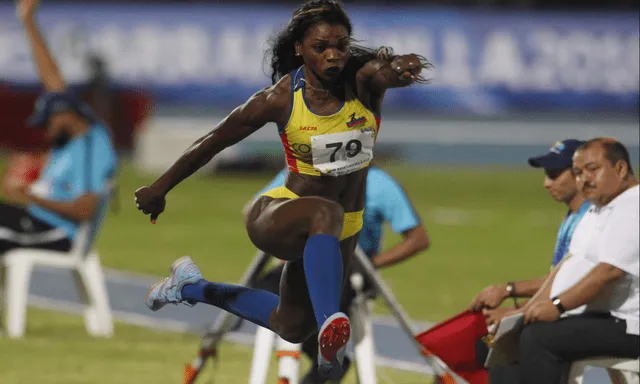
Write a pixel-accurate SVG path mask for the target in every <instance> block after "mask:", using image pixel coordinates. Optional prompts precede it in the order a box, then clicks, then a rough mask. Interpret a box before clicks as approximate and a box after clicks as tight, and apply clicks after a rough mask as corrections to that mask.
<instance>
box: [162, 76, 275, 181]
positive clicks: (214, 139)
mask: <svg viewBox="0 0 640 384" xmlns="http://www.w3.org/2000/svg"><path fill="white" fill-rule="evenodd" d="M277 87H278V86H277V85H276V86H275V87H269V88H266V89H263V90H261V91H259V92H257V93H256V94H254V95H253V96H252V97H251V98H250V99H249V100H248V101H247V102H246V103H244V104H243V105H241V106H239V107H237V108H236V109H235V110H234V111H233V112H231V114H229V116H227V117H226V118H225V119H224V120H222V121H221V122H220V123H219V124H218V125H217V126H216V127H215V128H214V129H213V130H212V131H211V132H209V133H208V134H206V135H205V136H203V137H201V138H200V139H198V140H197V141H196V142H195V143H193V144H192V145H191V146H190V147H189V148H188V149H187V150H186V152H185V153H184V154H183V155H182V156H180V158H179V159H178V160H177V161H176V162H175V163H174V164H173V166H171V168H169V170H167V171H166V172H165V173H164V174H163V175H162V176H161V177H160V178H159V179H158V180H157V181H156V182H155V183H153V186H155V187H157V188H159V189H160V190H162V191H163V192H164V193H167V192H169V191H170V190H171V189H172V188H173V187H175V186H176V185H177V184H179V183H180V182H181V181H182V180H184V179H186V178H187V177H189V176H190V175H192V174H193V173H194V172H195V171H197V170H198V169H200V168H201V167H203V166H204V165H206V164H207V163H208V162H209V161H210V160H211V159H212V158H213V157H214V156H215V155H217V154H218V153H219V152H221V151H222V150H223V149H225V148H227V147H230V146H232V145H234V144H236V143H238V142H240V141H242V140H243V139H245V138H246V137H247V136H249V135H251V134H252V133H253V132H255V131H257V130H258V129H260V128H262V127H263V126H264V125H265V124H267V123H269V122H275V121H276V120H277V119H278V118H279V117H280V115H282V111H283V108H282V104H283V102H282V101H281V100H279V99H283V97H282V96H279V95H278V94H277Z"/></svg>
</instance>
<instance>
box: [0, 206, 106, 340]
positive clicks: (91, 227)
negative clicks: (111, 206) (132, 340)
mask: <svg viewBox="0 0 640 384" xmlns="http://www.w3.org/2000/svg"><path fill="white" fill-rule="evenodd" d="M96 216H97V217H96V218H94V219H93V220H91V221H87V222H84V223H82V224H81V225H80V226H79V227H78V232H77V234H76V237H75V239H74V242H73V245H72V248H71V250H70V251H69V252H58V251H49V250H43V249H31V248H17V249H13V250H11V251H9V252H7V253H5V254H4V255H3V256H2V257H1V258H0V272H3V273H0V276H2V275H3V274H4V280H5V281H4V283H5V284H4V292H3V293H4V301H5V306H4V307H5V308H4V310H5V321H4V323H5V331H6V333H7V336H9V337H11V338H20V337H23V336H24V333H25V329H26V311H27V302H28V297H29V283H30V281H31V274H32V272H33V267H34V266H36V265H41V266H48V267H53V268H60V269H69V270H71V271H72V272H73V275H74V278H75V281H76V285H77V287H78V290H79V291H80V293H81V296H82V297H83V299H84V301H85V303H86V308H85V311H84V319H85V327H86V329H87V332H88V333H89V334H90V335H92V336H99V337H111V336H112V335H113V317H112V314H111V308H110V306H109V297H108V293H107V286H106V282H105V278H104V274H103V271H102V266H101V264H100V258H99V257H98V254H97V253H96V252H95V251H94V250H93V242H94V240H95V237H96V235H97V233H98V229H99V227H100V224H101V221H102V218H103V216H104V212H101V213H99V214H98V215H96ZM0 283H1V281H0ZM0 293H2V292H0Z"/></svg>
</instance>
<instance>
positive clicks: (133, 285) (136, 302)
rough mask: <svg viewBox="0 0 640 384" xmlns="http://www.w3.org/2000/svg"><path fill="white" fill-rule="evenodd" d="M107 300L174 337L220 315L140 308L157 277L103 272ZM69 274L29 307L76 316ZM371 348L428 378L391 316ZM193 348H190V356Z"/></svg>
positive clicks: (240, 334)
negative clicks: (74, 314) (105, 280)
mask: <svg viewBox="0 0 640 384" xmlns="http://www.w3.org/2000/svg"><path fill="white" fill-rule="evenodd" d="M105 275H106V279H107V286H108V291H109V299H110V301H111V308H112V310H113V314H114V317H115V318H116V319H117V320H119V321H122V322H124V323H129V324H134V325H140V326H143V327H148V328H154V329H163V330H167V331H173V332H191V333H196V334H203V333H204V331H205V330H206V329H207V328H208V327H209V326H210V324H211V323H213V321H214V319H215V317H216V316H217V315H218V314H219V313H220V310H219V309H218V308H215V307H213V306H208V305H202V304H199V305H196V306H195V307H193V308H188V307H186V306H183V305H179V306H173V305H169V306H166V307H164V308H163V309H162V310H160V311H158V312H152V311H150V310H149V309H147V307H146V306H145V305H144V300H145V296H146V294H147V291H148V290H149V288H150V287H151V285H153V284H154V283H155V282H156V281H157V280H159V278H152V277H146V276H138V275H133V274H128V273H122V272H117V271H112V270H105ZM73 281H74V280H73V278H72V276H71V273H70V272H68V271H62V270H57V269H49V268H41V267H36V269H35V272H34V274H33V276H32V279H31V287H30V295H29V304H30V305H32V306H35V307H40V308H44V309H52V310H58V311H63V312H70V313H78V312H79V311H80V310H81V307H80V306H79V304H80V303H81V301H80V296H79V294H78V292H77V289H76V287H75V284H74V282H73ZM429 326H430V324H428V323H417V324H414V329H415V331H416V333H417V332H421V331H422V330H425V329H427V328H428V327H429ZM255 329H256V326H255V325H253V324H251V323H249V322H246V321H245V322H243V324H242V326H241V328H240V329H238V330H237V331H236V332H232V333H230V334H229V335H228V336H227V339H228V340H229V341H233V342H238V343H243V344H251V343H253V336H254V332H255ZM374 334H375V344H376V345H377V346H381V345H384V346H385V347H384V348H380V347H378V348H377V354H378V363H379V364H380V365H384V366H389V367H394V368H399V369H404V370H409V371H414V372H423V373H425V374H430V373H431V370H430V369H429V367H427V366H426V365H425V364H424V363H423V361H424V360H422V359H421V357H420V355H419V354H418V353H417V351H416V350H415V348H414V347H413V346H412V344H411V339H410V338H409V336H407V335H406V334H405V333H403V331H402V330H401V329H400V327H399V326H398V325H397V323H396V322H395V319H393V318H390V317H377V316H376V317H374ZM197 348H198V345H194V346H193V352H194V357H195V354H196V352H197ZM609 382H610V381H609V379H608V376H607V375H606V373H605V371H604V370H602V369H599V368H598V369H595V368H594V369H590V370H589V371H588V372H587V373H586V375H585V384H603V383H609Z"/></svg>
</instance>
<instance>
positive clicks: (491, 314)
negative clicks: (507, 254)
mask: <svg viewBox="0 0 640 384" xmlns="http://www.w3.org/2000/svg"><path fill="white" fill-rule="evenodd" d="M582 143H583V142H582V141H579V140H574V139H568V140H564V141H561V142H557V143H556V144H554V145H553V146H552V147H551V148H550V149H549V152H547V153H546V154H544V155H542V156H538V157H532V158H530V159H529V165H531V166H532V167H534V168H543V169H544V173H545V178H544V187H545V189H546V190H547V191H548V192H549V194H550V195H551V197H553V199H554V200H556V201H558V202H562V203H565V204H566V205H567V206H568V207H569V211H568V212H567V214H566V215H565V218H564V220H563V221H562V224H561V225H560V228H559V230H558V237H557V240H556V246H555V250H554V253H553V259H552V260H551V268H552V269H553V268H554V267H555V266H556V265H557V264H558V263H559V262H560V260H562V258H563V257H564V255H565V254H566V252H567V251H568V249H569V244H570V243H571V238H572V236H573V233H574V231H575V229H576V227H577V226H578V223H579V222H580V220H581V219H582V217H583V216H584V214H585V213H586V211H587V210H588V209H589V206H590V203H589V202H587V201H585V199H584V197H583V196H582V195H581V194H580V193H579V191H578V187H577V185H576V181H575V178H574V177H573V173H572V170H571V165H572V162H573V154H574V152H575V150H576V148H578V147H579V146H580V145H581V144H582ZM547 277H548V274H547V275H545V276H541V277H539V278H537V279H534V280H521V281H512V282H508V283H503V284H496V285H492V286H490V287H487V288H485V289H484V290H482V291H481V292H480V293H478V294H477V295H476V297H475V298H474V299H473V301H472V303H471V309H472V310H474V311H479V310H483V312H484V314H485V316H486V318H487V325H488V326H492V325H496V324H497V323H499V322H500V320H501V319H502V317H503V316H504V315H505V314H506V313H508V312H509V311H510V308H505V307H502V308H498V306H499V305H500V304H501V303H502V302H503V301H504V300H505V299H506V298H508V297H511V298H514V300H515V299H516V298H523V297H527V298H529V297H532V296H533V295H535V294H536V293H537V292H538V290H539V289H540V287H541V286H542V284H543V283H544V281H545V280H546V279H547Z"/></svg>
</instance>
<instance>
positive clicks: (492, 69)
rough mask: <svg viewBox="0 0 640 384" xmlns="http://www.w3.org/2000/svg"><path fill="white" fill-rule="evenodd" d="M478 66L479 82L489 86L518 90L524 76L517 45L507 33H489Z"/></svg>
mask: <svg viewBox="0 0 640 384" xmlns="http://www.w3.org/2000/svg"><path fill="white" fill-rule="evenodd" d="M479 66H480V68H479V73H478V78H479V80H480V81H481V82H483V83H484V84H486V85H490V86H497V85H504V86H506V87H507V88H520V84H521V83H520V81H521V80H522V79H523V78H524V76H525V75H526V72H525V68H524V64H523V62H522V58H521V56H520V50H519V49H518V43H517V41H516V39H515V38H514V36H513V35H512V34H511V33H509V32H507V31H495V32H491V33H489V35H488V37H487V40H486V44H485V46H484V51H483V52H482V57H481V58H480V65H479Z"/></svg>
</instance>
